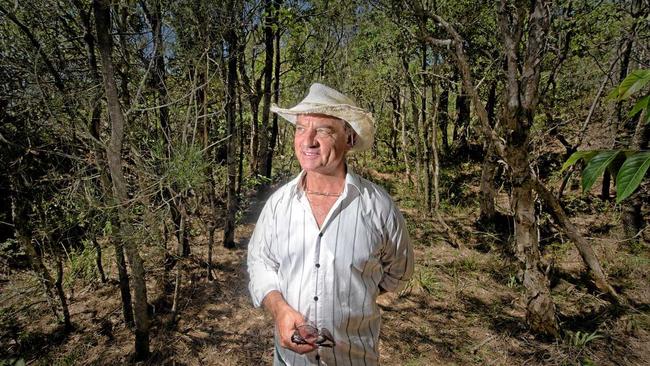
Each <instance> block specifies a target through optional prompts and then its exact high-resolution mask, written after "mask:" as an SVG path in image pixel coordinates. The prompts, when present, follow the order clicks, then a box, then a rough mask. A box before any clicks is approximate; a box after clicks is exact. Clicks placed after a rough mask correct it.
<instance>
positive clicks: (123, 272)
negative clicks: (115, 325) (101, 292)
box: [109, 217, 135, 327]
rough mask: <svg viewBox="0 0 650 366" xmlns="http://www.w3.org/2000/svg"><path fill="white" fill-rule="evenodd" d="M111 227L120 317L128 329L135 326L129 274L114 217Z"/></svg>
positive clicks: (117, 223) (117, 222)
mask: <svg viewBox="0 0 650 366" xmlns="http://www.w3.org/2000/svg"><path fill="white" fill-rule="evenodd" d="M111 226H112V228H113V235H112V237H111V238H109V240H110V241H111V242H112V243H113V248H114V250H115V264H116V266H117V277H118V280H119V282H120V296H121V297H122V316H124V323H125V324H126V325H127V326H128V327H133V326H134V325H135V320H134V319H133V304H132V300H131V285H130V282H129V273H128V271H127V269H126V257H125V256H124V245H123V243H122V240H121V239H120V238H119V235H118V233H119V232H120V223H119V221H118V220H117V218H116V217H114V218H111Z"/></svg>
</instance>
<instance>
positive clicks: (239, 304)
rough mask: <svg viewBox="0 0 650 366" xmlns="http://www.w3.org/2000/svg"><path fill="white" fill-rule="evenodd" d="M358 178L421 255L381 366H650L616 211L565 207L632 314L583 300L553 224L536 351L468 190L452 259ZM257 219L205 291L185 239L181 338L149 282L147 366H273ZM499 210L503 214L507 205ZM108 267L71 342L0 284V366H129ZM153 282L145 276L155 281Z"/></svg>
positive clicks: (400, 300)
mask: <svg viewBox="0 0 650 366" xmlns="http://www.w3.org/2000/svg"><path fill="white" fill-rule="evenodd" d="M365 175H370V176H371V177H370V178H371V179H372V180H375V181H378V182H380V183H381V184H383V185H384V186H386V187H387V189H388V190H389V191H391V194H393V196H394V197H396V201H397V202H398V205H399V206H400V207H401V209H402V211H403V212H404V215H405V217H406V220H407V223H408V226H409V232H410V233H411V236H412V238H413V240H414V244H415V249H416V261H417V266H416V271H415V275H414V277H413V280H412V281H411V282H410V284H409V286H408V287H407V289H406V290H404V291H403V292H401V293H399V294H388V295H384V296H383V297H381V298H380V299H379V303H380V307H381V309H382V319H383V323H382V333H381V344H380V353H381V363H382V364H384V365H413V366H414V365H450V364H451V365H511V364H515V365H521V364H526V365H575V364H582V365H592V364H593V365H610V364H616V365H648V364H650V282H649V281H648V280H649V279H648V275H649V274H650V250H649V249H648V246H647V245H640V246H636V247H632V248H630V246H629V245H628V244H626V243H625V242H623V241H620V240H618V239H617V238H618V237H619V236H620V234H619V233H618V229H617V225H618V223H617V218H616V217H615V214H614V210H611V208H612V207H611V206H612V204H610V203H608V202H604V203H603V202H600V201H598V200H597V199H593V200H585V199H584V198H580V196H579V195H578V193H571V195H569V197H570V198H569V202H568V204H567V207H568V208H569V209H570V210H572V211H573V212H572V215H573V216H574V217H575V219H574V221H575V222H577V223H579V227H580V229H581V232H582V233H583V234H584V235H586V236H587V237H589V238H590V242H591V243H592V245H593V246H594V248H595V250H596V252H597V254H598V255H599V258H600V260H601V262H602V264H603V266H604V267H605V269H606V271H607V272H608V274H609V276H610V279H611V281H612V283H613V284H614V286H615V287H616V288H617V289H618V290H619V291H620V293H622V294H623V295H624V296H625V297H626V298H628V299H629V302H630V306H629V307H619V306H614V305H611V304H610V303H609V302H607V301H606V300H605V299H603V298H602V296H601V295H599V294H598V292H597V291H596V290H594V289H593V288H592V287H591V286H589V284H588V281H587V280H585V276H584V274H583V264H582V261H581V259H580V257H579V255H578V253H577V251H576V250H575V248H574V246H573V245H572V244H571V243H570V242H569V241H567V240H566V238H564V237H563V236H562V235H560V234H558V233H557V232H555V230H554V229H553V227H552V226H550V225H548V224H547V225H545V226H543V227H542V230H541V233H542V236H544V237H545V238H546V240H544V241H543V242H542V244H543V248H544V258H545V260H546V262H547V263H552V264H553V265H552V271H551V277H552V293H553V298H554V301H555V303H556V304H557V314H558V317H559V321H560V324H561V327H562V329H563V332H562V336H561V338H559V339H557V340H548V339H539V338H536V337H535V336H533V335H532V334H531V333H530V332H529V331H528V330H527V329H526V327H525V307H524V306H525V304H524V303H523V291H524V290H523V287H522V285H521V282H520V281H519V280H518V276H517V265H516V263H514V261H513V260H512V259H511V258H512V257H511V256H510V255H508V254H507V250H506V249H505V248H506V247H507V245H506V244H505V243H506V241H504V240H502V239H500V238H499V236H498V235H494V234H490V233H486V232H482V231H481V230H480V229H478V228H477V227H476V226H475V224H474V222H475V221H476V216H477V212H475V210H474V209H473V208H471V207H475V206H477V205H475V204H473V203H472V204H469V203H467V202H470V201H472V200H475V199H476V192H477V189H476V188H475V187H476V186H475V185H473V184H472V185H468V186H467V187H466V189H465V193H464V194H465V196H464V197H457V201H456V202H458V203H457V204H455V205H454V204H449V203H447V204H446V206H445V207H444V210H443V212H444V216H443V217H444V218H445V220H446V221H447V222H448V224H450V225H451V226H452V228H453V229H454V230H455V231H456V232H457V233H458V234H459V235H460V237H461V238H462V239H463V241H464V243H465V245H464V246H463V247H462V248H454V247H452V246H450V245H449V244H448V243H447V242H446V241H445V240H444V233H443V232H442V231H441V230H439V226H438V225H437V224H436V223H435V222H433V221H432V219H431V217H430V216H429V215H427V214H424V213H422V212H421V211H419V210H417V209H416V208H414V207H415V204H414V202H413V201H414V199H415V198H413V199H407V198H405V197H406V195H405V194H403V192H400V190H399V189H398V188H396V187H398V184H397V183H396V182H398V179H399V178H400V177H394V176H392V175H387V174H379V173H376V172H373V171H366V172H365ZM596 201H597V202H596ZM463 202H465V203H463ZM260 207H261V206H260V204H259V203H253V204H252V205H251V206H250V210H249V213H248V215H247V216H246V217H244V218H243V220H242V223H241V225H240V226H239V227H238V229H237V233H236V241H237V243H238V245H237V248H236V249H234V250H227V249H224V248H222V247H220V246H218V247H217V248H216V249H215V253H214V258H215V265H214V272H213V273H214V276H215V278H216V279H215V280H214V281H208V279H207V272H206V267H205V265H204V261H205V258H207V254H206V253H207V248H206V246H207V245H206V244H207V240H206V238H205V236H203V235H197V236H195V237H192V238H191V240H192V250H193V252H192V254H191V257H190V259H189V260H188V261H187V262H186V264H185V266H186V267H185V269H186V272H185V273H186V275H185V276H184V281H183V283H184V287H183V290H182V295H181V301H180V307H179V312H180V320H179V321H178V322H177V323H176V325H175V326H173V327H169V326H167V325H166V324H167V322H168V320H169V305H168V300H167V301H164V300H161V299H160V298H159V297H160V293H161V291H160V290H159V289H157V285H156V283H157V282H156V281H152V280H150V281H149V285H150V288H149V298H150V300H151V301H152V303H153V305H154V311H155V313H156V314H157V316H156V317H154V321H153V324H152V331H151V350H152V351H153V354H152V357H151V359H150V360H149V361H148V362H146V363H145V364H151V365H157V364H163V365H260V364H271V361H272V354H273V340H272V335H273V331H272V328H273V325H272V321H271V319H270V317H269V316H268V315H267V314H265V312H263V311H262V310H261V309H254V308H253V307H252V304H251V301H250V298H249V294H248V290H247V273H246V246H247V241H248V238H249V237H250V234H251V232H252V229H253V225H254V221H255V219H256V217H257V214H258V211H259V208H260ZM501 209H502V210H503V211H507V208H506V207H505V203H504V202H502V203H501ZM543 220H544V218H543ZM545 230H546V231H545ZM218 239H219V238H218V237H217V240H216V242H217V243H219V240H218ZM147 254H148V253H145V260H147V261H153V260H154V259H153V257H154V254H152V253H149V254H150V255H149V256H148V255H147ZM104 261H105V264H106V270H107V274H108V275H109V277H110V278H111V279H113V280H112V281H111V282H109V283H107V284H102V283H100V282H98V281H97V280H95V281H91V282H90V283H84V284H83V285H81V284H82V283H83V282H82V281H79V282H78V283H75V285H74V286H73V287H72V288H73V289H74V292H73V293H72V292H70V290H68V293H69V296H70V297H71V298H70V301H69V302H70V312H71V317H72V321H73V323H74V324H75V330H74V331H73V332H72V333H70V334H67V335H66V334H64V333H63V332H61V330H60V327H59V326H57V325H56V324H54V323H53V321H52V315H51V313H50V312H49V311H48V310H47V306H46V303H45V302H44V301H43V300H42V299H41V298H42V296H41V295H40V293H41V291H40V288H39V286H38V285H37V282H36V280H35V279H34V277H33V275H32V274H31V273H30V272H27V271H22V272H13V273H11V274H7V273H4V274H2V275H1V276H0V291H1V292H0V317H1V318H2V319H3V323H2V324H3V328H1V329H0V330H2V332H3V334H1V336H2V338H1V340H0V365H4V364H5V362H7V361H6V360H7V358H8V357H16V356H17V355H20V356H21V357H23V358H24V359H25V361H26V362H27V364H33V365H118V364H125V363H128V362H129V359H130V357H131V352H132V350H133V334H132V332H131V331H130V330H129V329H128V328H126V327H125V326H124V325H123V323H122V321H121V319H122V315H121V306H120V295H119V289H118V286H117V284H116V282H115V280H114V279H115V278H116V270H115V266H114V265H111V264H110V263H112V262H113V260H112V253H110V249H109V248H106V249H105V253H104ZM3 272H4V271H3ZM157 275H159V274H158V273H155V272H154V271H150V272H149V273H148V276H150V278H155V277H156V276H157ZM9 323H11V324H13V325H11V324H9ZM3 358H4V359H5V361H3Z"/></svg>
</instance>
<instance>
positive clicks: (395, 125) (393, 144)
mask: <svg viewBox="0 0 650 366" xmlns="http://www.w3.org/2000/svg"><path fill="white" fill-rule="evenodd" d="M398 102H399V95H397V96H395V95H391V96H390V104H391V106H392V108H393V118H391V122H392V128H391V129H390V132H389V133H390V153H391V154H390V156H391V158H392V159H393V164H397V163H398V159H399V156H398V154H397V134H398V133H399V132H398V131H399V128H400V127H399V113H400V112H399V105H398Z"/></svg>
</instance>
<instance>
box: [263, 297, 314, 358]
mask: <svg viewBox="0 0 650 366" xmlns="http://www.w3.org/2000/svg"><path fill="white" fill-rule="evenodd" d="M262 303H263V304H264V307H265V308H266V309H267V310H268V311H269V312H270V313H271V315H272V316H273V319H275V329H276V330H277V331H278V336H279V337H280V346H282V347H284V348H287V349H290V350H292V351H294V352H296V353H300V354H303V353H307V352H311V351H313V350H315V349H316V345H313V344H296V343H293V342H292V341H291V336H292V335H293V332H294V331H295V330H296V328H297V326H298V325H300V324H303V323H304V322H305V319H304V317H303V315H302V314H300V313H299V312H297V311H295V310H294V309H293V308H292V307H291V306H290V305H289V304H287V302H286V301H285V300H284V298H283V297H282V294H280V292H278V291H271V292H269V293H268V294H267V295H266V297H264V300H263V301H262Z"/></svg>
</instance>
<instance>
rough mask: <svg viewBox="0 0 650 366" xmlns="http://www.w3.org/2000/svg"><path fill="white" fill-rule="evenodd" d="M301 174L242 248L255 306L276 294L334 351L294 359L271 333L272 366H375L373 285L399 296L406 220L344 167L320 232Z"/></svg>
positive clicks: (407, 265) (406, 264) (408, 251)
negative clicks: (326, 333)
mask: <svg viewBox="0 0 650 366" xmlns="http://www.w3.org/2000/svg"><path fill="white" fill-rule="evenodd" d="M303 175H304V172H302V173H301V174H300V175H299V176H298V177H296V178H295V179H293V180H292V181H291V182H289V183H287V184H286V185H284V186H282V187H281V188H280V189H279V190H278V191H276V192H275V193H274V194H273V195H272V196H271V197H270V198H269V199H268V201H267V202H266V205H265V206H264V209H263V210H262V213H261V214H260V217H259V219H258V221H257V225H256V226H255V231H254V232H253V235H252V237H251V240H250V242H249V244H248V245H249V246H248V273H249V275H250V283H249V290H250V292H251V296H252V298H253V303H254V305H255V306H256V307H259V306H260V305H261V303H262V300H263V299H264V297H265V296H266V295H267V294H268V293H269V292H270V291H272V290H277V291H279V292H280V293H282V295H283V296H284V299H285V300H286V301H287V303H288V304H289V305H290V306H291V307H293V308H294V309H296V311H298V312H300V313H301V314H303V315H304V316H305V318H306V319H307V320H310V321H312V322H314V323H315V324H316V326H317V327H318V328H319V329H320V328H322V327H325V328H327V329H328V330H330V332H331V333H332V335H333V336H334V340H335V341H336V347H335V348H334V349H332V348H325V347H321V348H319V349H318V350H317V351H314V352H310V353H308V354H306V355H300V354H297V353H295V352H293V351H291V350H288V349H284V348H282V347H280V346H279V341H278V339H277V335H276V339H275V344H276V356H275V360H276V361H275V363H276V364H278V363H280V364H282V361H283V362H284V363H286V364H287V365H310V364H318V363H319V361H320V364H324V365H376V364H378V361H379V352H378V340H379V327H380V323H381V319H380V312H379V307H378V306H377V304H376V302H375V300H376V298H377V295H378V294H379V287H380V286H381V288H382V289H384V290H386V291H398V290H399V289H401V288H402V287H403V286H404V285H405V284H406V282H407V281H408V280H409V278H410V277H411V275H412V273H413V248H412V245H411V241H410V239H409V236H408V233H407V231H406V226H405V223H404V218H403V217H402V215H401V213H400V212H399V210H398V209H397V208H396V207H395V204H394V203H393V200H392V199H391V198H390V196H389V195H388V193H386V192H385V191H384V190H383V189H382V188H380V187H379V186H377V185H375V184H373V183H371V182H369V181H368V180H365V179H363V178H360V177H359V176H357V175H356V174H354V173H352V172H351V171H350V170H349V168H348V173H347V175H346V179H345V186H344V189H343V192H342V194H341V196H340V197H339V198H338V200H337V201H336V202H335V203H334V205H333V206H332V209H331V210H330V212H329V213H328V215H327V217H326V218H325V220H324V221H323V225H322V227H321V229H319V228H318V225H317V223H316V219H315V218H314V216H313V214H312V211H311V207H310V205H309V202H308V201H307V197H306V196H305V194H304V191H303V190H302V188H301V185H300V182H301V180H302V177H303ZM279 360H281V361H279Z"/></svg>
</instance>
